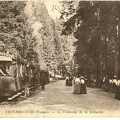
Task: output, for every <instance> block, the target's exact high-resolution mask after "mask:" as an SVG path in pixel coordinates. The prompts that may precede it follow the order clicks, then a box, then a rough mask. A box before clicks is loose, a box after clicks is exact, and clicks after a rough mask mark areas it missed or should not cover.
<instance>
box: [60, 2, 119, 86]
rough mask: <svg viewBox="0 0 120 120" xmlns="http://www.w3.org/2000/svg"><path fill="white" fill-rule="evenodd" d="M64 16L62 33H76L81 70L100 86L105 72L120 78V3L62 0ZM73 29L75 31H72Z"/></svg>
mask: <svg viewBox="0 0 120 120" xmlns="http://www.w3.org/2000/svg"><path fill="white" fill-rule="evenodd" d="M62 3H63V6H64V9H63V11H62V16H61V17H63V18H64V17H65V16H67V17H68V20H67V21H66V22H65V23H64V26H65V27H64V30H63V34H67V35H68V34H74V36H75V37H76V38H77V39H78V41H77V42H76V43H75V45H76V47H77V49H76V52H75V63H76V64H77V65H78V73H80V74H84V75H86V76H88V78H89V79H90V78H91V77H94V78H95V79H96V80H97V84H96V85H97V86H100V82H101V80H102V78H103V76H104V75H108V77H109V79H112V78H113V75H117V76H118V79H120V78H119V77H120V14H119V13H120V2H119V1H79V2H77V1H69V2H65V1H64V2H62ZM66 9H67V10H66ZM73 31H74V32H73Z"/></svg>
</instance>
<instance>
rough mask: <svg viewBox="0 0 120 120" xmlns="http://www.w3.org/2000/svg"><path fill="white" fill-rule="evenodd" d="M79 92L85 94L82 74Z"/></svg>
mask: <svg viewBox="0 0 120 120" xmlns="http://www.w3.org/2000/svg"><path fill="white" fill-rule="evenodd" d="M80 94H87V90H86V85H85V78H84V77H83V76H81V77H80Z"/></svg>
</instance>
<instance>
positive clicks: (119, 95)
mask: <svg viewBox="0 0 120 120" xmlns="http://www.w3.org/2000/svg"><path fill="white" fill-rule="evenodd" d="M115 99H118V100H120V80H118V81H117V88H116V93H115Z"/></svg>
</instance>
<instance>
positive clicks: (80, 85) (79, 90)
mask: <svg viewBox="0 0 120 120" xmlns="http://www.w3.org/2000/svg"><path fill="white" fill-rule="evenodd" d="M72 84H74V87H73V94H87V90H86V84H85V78H84V77H83V76H81V77H74V78H73V77H66V86H72Z"/></svg>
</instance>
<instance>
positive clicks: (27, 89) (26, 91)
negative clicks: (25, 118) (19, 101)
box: [25, 85, 30, 97]
mask: <svg viewBox="0 0 120 120" xmlns="http://www.w3.org/2000/svg"><path fill="white" fill-rule="evenodd" d="M29 96H30V90H29V87H28V86H27V85H25V97H29Z"/></svg>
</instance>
